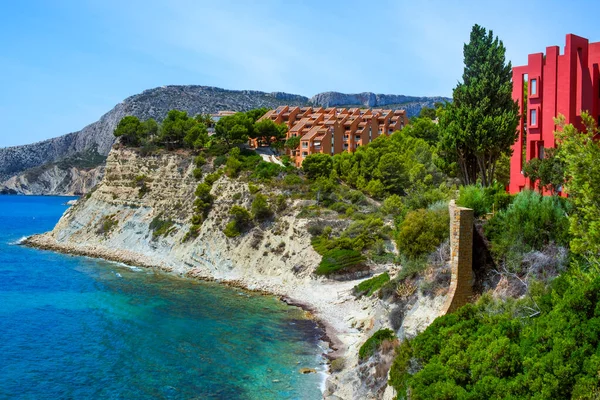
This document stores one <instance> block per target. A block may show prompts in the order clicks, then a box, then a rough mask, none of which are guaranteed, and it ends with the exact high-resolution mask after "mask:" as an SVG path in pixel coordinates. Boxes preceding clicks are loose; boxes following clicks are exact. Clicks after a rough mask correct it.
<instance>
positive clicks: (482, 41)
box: [440, 25, 519, 186]
mask: <svg viewBox="0 0 600 400" xmlns="http://www.w3.org/2000/svg"><path fill="white" fill-rule="evenodd" d="M505 52H506V49H505V48H504V44H503V43H502V41H500V40H498V38H497V37H496V38H494V36H493V32H492V31H489V32H487V31H486V29H485V28H483V27H480V26H479V25H475V26H473V29H472V31H471V37H470V41H469V43H468V44H465V45H464V62H465V68H464V73H463V82H462V83H459V84H458V85H457V86H456V88H455V89H454V92H453V96H452V97H453V101H452V103H450V104H448V105H447V107H446V109H445V110H443V112H441V113H440V114H441V115H440V128H441V130H442V140H441V148H442V150H443V154H444V157H445V158H446V161H447V162H448V163H451V162H453V161H456V162H457V163H458V165H459V167H460V172H461V178H462V181H463V183H464V184H467V185H468V184H473V183H475V182H476V181H477V178H478V177H479V179H481V184H482V185H483V186H488V185H490V184H492V182H493V180H494V175H495V168H496V163H497V162H498V160H499V158H500V157H501V156H502V155H503V154H510V151H511V146H512V145H513V144H514V143H515V141H516V139H517V130H516V127H517V124H518V121H519V115H518V113H519V110H518V105H517V103H516V102H515V101H513V99H512V81H511V77H512V67H511V64H510V62H509V63H508V64H505Z"/></svg>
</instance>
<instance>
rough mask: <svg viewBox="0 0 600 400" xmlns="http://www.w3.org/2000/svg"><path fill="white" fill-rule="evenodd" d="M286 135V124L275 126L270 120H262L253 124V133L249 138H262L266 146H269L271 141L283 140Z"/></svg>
mask: <svg viewBox="0 0 600 400" xmlns="http://www.w3.org/2000/svg"><path fill="white" fill-rule="evenodd" d="M286 133H287V125H286V124H276V123H275V122H273V121H272V120H270V119H263V120H262V121H258V122H255V123H254V131H253V133H252V136H251V137H254V138H262V140H263V141H265V142H266V143H267V146H270V145H271V141H273V139H275V141H276V142H277V141H279V140H281V139H284V138H285V134H286Z"/></svg>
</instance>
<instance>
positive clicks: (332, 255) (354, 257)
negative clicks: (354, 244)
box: [315, 249, 365, 275]
mask: <svg viewBox="0 0 600 400" xmlns="http://www.w3.org/2000/svg"><path fill="white" fill-rule="evenodd" d="M364 261H365V259H364V257H363V256H362V255H361V254H360V252H358V251H356V250H346V249H334V250H330V251H328V252H326V253H325V254H324V255H323V259H322V260H321V262H320V263H319V266H318V267H317V269H316V271H315V273H316V274H317V275H330V274H332V273H334V272H351V271H352V270H356V269H361V268H362V267H364Z"/></svg>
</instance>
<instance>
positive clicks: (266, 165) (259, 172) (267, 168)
mask: <svg viewBox="0 0 600 400" xmlns="http://www.w3.org/2000/svg"><path fill="white" fill-rule="evenodd" d="M281 171H282V168H281V166H279V165H277V164H275V163H272V162H266V161H260V162H259V163H258V165H257V166H256V168H255V169H254V172H253V173H252V177H253V178H257V179H261V180H269V179H271V178H274V177H276V176H277V175H279V174H280V173H281Z"/></svg>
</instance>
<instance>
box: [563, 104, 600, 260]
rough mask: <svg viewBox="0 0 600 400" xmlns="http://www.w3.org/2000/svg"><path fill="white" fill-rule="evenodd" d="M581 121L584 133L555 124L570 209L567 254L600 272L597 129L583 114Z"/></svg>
mask: <svg viewBox="0 0 600 400" xmlns="http://www.w3.org/2000/svg"><path fill="white" fill-rule="evenodd" d="M581 118H582V122H583V124H584V126H585V131H584V132H579V131H578V130H577V128H575V127H574V126H573V125H572V124H569V125H566V124H565V118H564V116H560V117H559V118H558V119H557V120H556V121H555V123H556V124H557V125H558V127H559V131H558V132H556V136H557V138H558V139H559V140H560V147H559V153H558V156H559V158H560V159H561V160H562V161H563V162H564V165H565V178H566V179H565V181H566V183H565V185H566V187H567V192H568V193H569V199H570V200H571V201H572V203H573V206H574V212H572V213H571V214H570V216H569V221H570V229H569V230H570V233H571V234H572V235H573V239H572V240H571V251H573V252H574V253H576V254H579V255H581V256H584V257H585V258H586V259H587V260H588V262H590V264H591V265H592V266H594V267H595V269H596V271H600V147H599V146H598V143H597V142H596V141H595V140H594V137H595V135H596V134H597V133H598V128H597V126H596V122H595V121H594V119H593V118H592V117H591V116H590V115H589V114H587V113H585V112H584V113H582V114H581Z"/></svg>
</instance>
